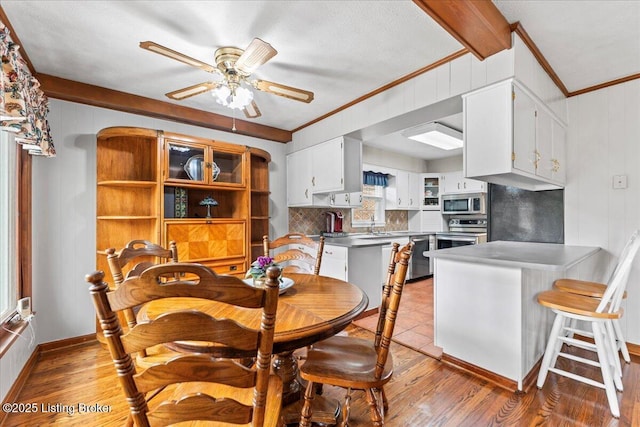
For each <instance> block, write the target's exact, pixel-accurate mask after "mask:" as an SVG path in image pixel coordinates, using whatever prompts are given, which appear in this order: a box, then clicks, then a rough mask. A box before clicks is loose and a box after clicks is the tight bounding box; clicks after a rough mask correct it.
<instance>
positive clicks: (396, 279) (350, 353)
mask: <svg viewBox="0 0 640 427" xmlns="http://www.w3.org/2000/svg"><path fill="white" fill-rule="evenodd" d="M398 246H399V245H394V247H395V250H396V254H395V257H394V259H393V261H391V263H390V265H389V276H390V277H391V278H390V279H389V281H388V283H392V286H389V287H388V295H387V299H386V300H385V298H384V294H383V302H382V305H381V312H382V311H384V315H383V317H384V321H383V322H382V325H380V326H379V327H378V329H380V330H381V334H380V336H379V337H376V338H375V339H374V341H371V340H366V339H362V338H355V337H352V336H334V337H331V338H329V339H327V340H324V341H320V342H318V343H316V344H314V345H313V347H312V348H311V349H309V350H308V352H307V356H306V359H305V360H304V363H303V364H302V365H301V366H300V377H301V378H302V379H303V380H306V381H307V386H306V389H305V394H304V405H303V407H302V412H301V420H300V426H301V427H309V426H311V417H312V415H313V414H312V402H313V399H314V396H315V393H316V384H325V385H331V386H337V387H342V388H345V389H346V390H347V392H346V396H345V402H344V405H343V406H342V420H341V424H340V425H341V426H346V425H347V423H348V420H349V411H350V403H351V391H352V390H364V391H365V396H366V400H367V403H368V405H369V411H370V415H371V423H372V425H375V426H381V425H384V411H385V408H384V407H385V404H384V400H385V398H384V397H383V396H380V397H378V396H377V395H378V394H382V390H383V387H384V385H385V384H386V383H387V382H389V380H391V376H392V374H393V358H392V356H391V353H390V351H389V346H390V344H391V338H392V336H393V330H394V327H395V322H396V317H397V315H398V308H399V306H400V299H401V297H402V290H403V288H404V283H405V279H406V276H407V268H408V266H409V259H410V258H411V254H412V252H413V246H414V243H413V242H409V243H408V244H407V245H406V246H404V247H403V248H402V249H400V250H398ZM392 264H393V266H392ZM392 269H393V272H391V270H392ZM385 288H387V286H385ZM385 293H386V290H385Z"/></svg>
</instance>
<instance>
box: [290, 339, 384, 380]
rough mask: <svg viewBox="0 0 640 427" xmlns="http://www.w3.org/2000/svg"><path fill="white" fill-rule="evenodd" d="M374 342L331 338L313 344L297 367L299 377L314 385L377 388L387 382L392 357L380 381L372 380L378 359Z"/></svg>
mask: <svg viewBox="0 0 640 427" xmlns="http://www.w3.org/2000/svg"><path fill="white" fill-rule="evenodd" d="M377 357H378V355H377V353H376V349H375V347H374V346H373V342H371V341H370V340H365V339H361V338H354V337H349V336H334V337H331V338H329V339H327V340H324V341H320V342H319V343H316V344H314V345H313V347H312V348H311V349H310V350H309V351H308V352H307V358H306V360H305V361H304V363H303V364H302V366H300V376H301V377H302V378H303V379H305V380H307V381H312V382H317V383H323V384H329V385H334V386H338V387H347V388H348V387H351V388H355V389H360V388H379V387H382V386H383V385H384V384H386V383H387V382H389V380H390V379H391V374H392V373H393V357H392V356H391V353H389V356H388V357H387V360H386V363H385V365H384V371H383V373H382V376H381V377H380V379H379V380H376V378H375V375H374V373H375V368H376V360H377Z"/></svg>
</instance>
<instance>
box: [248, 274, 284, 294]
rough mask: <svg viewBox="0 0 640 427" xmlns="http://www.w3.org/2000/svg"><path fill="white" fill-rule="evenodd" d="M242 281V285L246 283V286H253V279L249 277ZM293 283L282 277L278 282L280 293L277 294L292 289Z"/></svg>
mask: <svg viewBox="0 0 640 427" xmlns="http://www.w3.org/2000/svg"><path fill="white" fill-rule="evenodd" d="M242 281H243V282H244V283H246V284H247V285H251V286H253V278H252V277H249V278H247V279H242ZM294 283H295V282H294V281H293V279H290V278H288V277H283V278H282V281H281V282H280V292H279V294H280V295H282V294H284V293H285V292H286V291H287V289H289V288H290V287H292V286H293V285H294Z"/></svg>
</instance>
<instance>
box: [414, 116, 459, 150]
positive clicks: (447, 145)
mask: <svg viewBox="0 0 640 427" xmlns="http://www.w3.org/2000/svg"><path fill="white" fill-rule="evenodd" d="M402 136H404V137H405V138H409V139H412V140H414V141H418V142H421V143H423V144H427V145H431V146H434V147H437V148H440V149H442V150H455V149H456V148H462V144H463V143H462V132H459V131H457V130H456V129H452V128H450V127H448V126H445V125H443V124H440V123H437V122H432V123H427V124H425V125H420V126H415V127H413V128H410V129H407V130H405V131H403V132H402Z"/></svg>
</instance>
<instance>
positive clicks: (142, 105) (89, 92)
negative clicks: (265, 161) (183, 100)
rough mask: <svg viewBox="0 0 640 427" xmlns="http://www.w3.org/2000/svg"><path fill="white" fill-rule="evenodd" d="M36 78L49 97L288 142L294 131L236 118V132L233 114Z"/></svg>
mask: <svg viewBox="0 0 640 427" xmlns="http://www.w3.org/2000/svg"><path fill="white" fill-rule="evenodd" d="M36 78H37V79H38V81H39V82H40V87H41V88H42V90H43V91H44V93H45V94H46V95H47V96H48V97H49V98H56V99H61V100H64V101H71V102H78V103H80V104H87V105H93V106H96V107H102V108H109V109H111V110H117V111H123V112H125V113H132V114H138V115H141V116H148V117H154V118H157V119H164V120H171V121H176V122H180V123H185V124H189V125H193V126H200V127H204V128H209V129H215V130H221V131H224V132H232V133H236V134H240V135H247V136H253V137H256V138H262V139H267V140H270V141H276V142H284V143H286V142H289V141H291V139H292V136H291V134H292V133H291V132H290V131H287V130H283V129H278V128H274V127H271V126H265V125H260V124H257V123H252V122H248V121H245V120H240V119H236V121H235V122H236V123H235V125H236V131H235V132H233V131H232V130H231V128H232V127H233V119H232V118H231V117H227V116H222V115H220V114H215V113H210V112H207V111H201V110H196V109H194V108H189V107H184V106H182V105H175V104H171V103H169V102H163V101H158V100H156V99H151V98H146V97H143V96H138V95H132V94H130V93H126V92H120V91H116V90H112V89H107V88H104V87H100V86H94V85H90V84H86V83H80V82H77V81H73V80H67V79H63V78H60V77H55V76H50V75H47V74H36Z"/></svg>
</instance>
